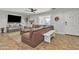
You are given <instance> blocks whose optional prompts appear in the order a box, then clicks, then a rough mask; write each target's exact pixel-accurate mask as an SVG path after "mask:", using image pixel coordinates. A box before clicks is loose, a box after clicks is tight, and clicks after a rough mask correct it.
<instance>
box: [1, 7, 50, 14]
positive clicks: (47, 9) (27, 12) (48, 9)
mask: <svg viewBox="0 0 79 59" xmlns="http://www.w3.org/2000/svg"><path fill="white" fill-rule="evenodd" d="M36 9H38V10H37V11H35V13H32V12H29V11H28V8H0V10H3V11H10V12H18V13H26V14H28V15H29V14H39V13H43V12H47V11H50V10H51V8H36Z"/></svg>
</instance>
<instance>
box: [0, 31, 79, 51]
mask: <svg viewBox="0 0 79 59" xmlns="http://www.w3.org/2000/svg"><path fill="white" fill-rule="evenodd" d="M0 50H79V37H78V36H70V35H60V34H56V36H55V38H52V40H51V43H46V42H44V41H43V42H42V43H40V44H39V45H38V46H37V47H36V48H32V47H30V46H28V45H27V44H25V43H23V42H21V35H20V33H19V32H12V33H4V34H0Z"/></svg>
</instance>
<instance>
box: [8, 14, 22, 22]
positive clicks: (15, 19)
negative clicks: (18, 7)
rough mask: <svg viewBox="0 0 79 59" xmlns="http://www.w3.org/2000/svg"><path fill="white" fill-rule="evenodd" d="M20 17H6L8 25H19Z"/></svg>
mask: <svg viewBox="0 0 79 59" xmlns="http://www.w3.org/2000/svg"><path fill="white" fill-rule="evenodd" d="M20 22H21V16H16V15H8V23H20Z"/></svg>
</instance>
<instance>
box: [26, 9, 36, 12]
mask: <svg viewBox="0 0 79 59" xmlns="http://www.w3.org/2000/svg"><path fill="white" fill-rule="evenodd" d="M26 11H29V12H32V13H35V12H36V11H37V9H36V8H28V9H27V10H26Z"/></svg>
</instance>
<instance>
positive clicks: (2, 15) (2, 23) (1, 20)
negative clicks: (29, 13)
mask: <svg viewBox="0 0 79 59" xmlns="http://www.w3.org/2000/svg"><path fill="white" fill-rule="evenodd" d="M8 14H11V15H17V16H21V17H22V21H21V23H22V24H23V25H26V22H25V18H26V15H23V14H19V13H16V12H15V13H14V12H6V11H0V28H2V27H6V26H7V20H8Z"/></svg>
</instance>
